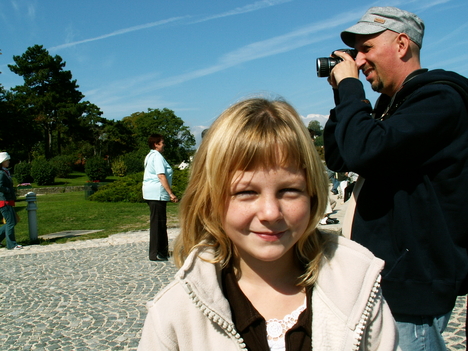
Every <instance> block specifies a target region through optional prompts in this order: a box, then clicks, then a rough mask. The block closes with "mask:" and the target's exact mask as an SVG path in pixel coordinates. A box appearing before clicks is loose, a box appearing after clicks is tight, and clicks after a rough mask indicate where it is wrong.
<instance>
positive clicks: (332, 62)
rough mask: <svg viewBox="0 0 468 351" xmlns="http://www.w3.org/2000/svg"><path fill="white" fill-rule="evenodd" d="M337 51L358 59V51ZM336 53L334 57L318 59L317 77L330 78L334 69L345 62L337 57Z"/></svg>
mask: <svg viewBox="0 0 468 351" xmlns="http://www.w3.org/2000/svg"><path fill="white" fill-rule="evenodd" d="M336 51H343V52H346V53H347V54H349V55H351V57H352V58H353V59H356V55H357V51H356V50H355V49H338V50H336ZM334 52H335V51H333V52H332V56H333V57H319V58H318V59H317V77H329V76H330V73H331V70H332V69H333V67H335V66H336V65H337V64H338V63H340V62H341V61H343V60H342V59H341V58H339V57H338V56H335V55H334Z"/></svg>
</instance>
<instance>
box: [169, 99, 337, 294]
mask: <svg viewBox="0 0 468 351" xmlns="http://www.w3.org/2000/svg"><path fill="white" fill-rule="evenodd" d="M278 166H285V167H286V166H292V167H296V168H297V169H303V170H304V171H305V177H306V183H307V190H308V193H309V195H310V198H311V215H310V220H309V224H308V227H307V229H306V232H305V233H304V235H303V236H302V237H301V238H300V239H299V241H298V243H297V244H296V248H295V249H296V254H297V257H298V259H299V261H300V262H301V263H302V264H303V265H304V267H305V269H304V274H303V275H302V276H301V277H300V278H299V280H300V281H299V284H300V285H303V286H309V285H312V284H313V282H314V281H315V279H316V276H317V272H318V267H319V264H320V261H321V259H322V256H323V251H324V249H323V248H324V244H325V243H324V239H323V238H322V237H321V235H320V234H319V233H318V232H317V231H316V229H315V228H316V226H317V224H318V222H319V221H320V219H321V218H322V217H323V215H324V212H325V208H326V204H327V201H328V179H327V177H326V175H325V169H324V166H323V164H322V162H321V160H320V158H319V156H318V154H317V152H316V150H315V147H314V145H313V141H312V139H311V138H310V135H309V133H308V131H307V129H306V127H305V125H304V123H303V122H302V120H301V118H300V117H299V115H298V114H297V112H296V111H295V109H294V108H293V107H292V106H291V105H290V104H288V103H287V102H285V101H283V100H268V99H264V98H252V99H248V100H244V101H241V102H238V103H236V104H234V105H232V106H231V107H229V108H228V109H227V110H225V111H224V112H223V113H222V114H221V115H220V116H219V117H218V118H217V119H216V121H215V122H214V123H213V125H212V126H211V127H210V128H209V130H208V132H207V134H206V135H205V137H204V138H203V140H202V143H201V145H200V148H199V149H198V151H197V153H196V155H195V158H194V160H193V163H192V168H191V175H190V181H189V184H188V186H187V189H186V191H185V194H184V196H183V198H182V202H181V204H180V223H181V233H180V235H179V237H178V238H177V240H176V244H175V247H174V258H175V262H176V264H177V265H178V266H181V265H182V263H183V261H184V260H185V258H186V257H187V256H188V254H189V253H190V251H191V250H192V249H193V248H195V247H200V246H203V247H210V248H212V249H213V250H214V254H215V255H214V259H213V262H217V263H221V264H222V265H223V266H224V265H226V264H228V262H229V261H230V259H231V258H232V256H233V255H234V252H235V251H234V248H233V244H232V242H231V240H230V239H229V238H228V236H227V235H226V234H225V232H224V230H223V227H222V221H223V216H224V213H225V208H226V202H227V199H228V197H229V196H230V188H231V182H232V178H233V175H234V173H235V172H236V171H239V170H240V171H246V170H252V169H255V168H257V167H260V168H272V167H273V168H274V167H278Z"/></svg>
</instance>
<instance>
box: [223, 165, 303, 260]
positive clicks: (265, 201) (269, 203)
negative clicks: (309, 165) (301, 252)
mask: <svg viewBox="0 0 468 351" xmlns="http://www.w3.org/2000/svg"><path fill="white" fill-rule="evenodd" d="M306 189H307V184H306V178H305V173H304V171H303V170H298V169H295V168H290V167H288V168H283V167H278V168H275V169H266V170H264V169H261V168H260V169H256V170H253V171H248V172H241V171H238V172H236V173H234V177H233V180H232V182H231V189H230V197H229V198H228V200H227V204H226V211H225V215H224V221H223V228H224V231H225V232H226V234H227V236H228V237H229V238H230V239H231V240H232V242H233V243H234V245H235V246H236V248H237V252H238V253H239V256H240V259H241V260H244V261H251V260H252V259H253V260H260V261H277V260H281V259H283V260H292V261H293V260H294V251H293V250H292V248H293V247H294V245H295V244H296V243H297V241H298V240H299V239H300V238H301V236H302V235H303V234H304V232H305V230H306V228H307V226H308V224H309V218H310V206H311V205H310V196H309V194H308V193H307V190H306ZM292 261H291V262H292ZM286 263H290V261H286Z"/></svg>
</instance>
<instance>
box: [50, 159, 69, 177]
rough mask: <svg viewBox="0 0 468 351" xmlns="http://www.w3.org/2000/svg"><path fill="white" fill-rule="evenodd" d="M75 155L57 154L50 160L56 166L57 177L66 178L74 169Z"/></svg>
mask: <svg viewBox="0 0 468 351" xmlns="http://www.w3.org/2000/svg"><path fill="white" fill-rule="evenodd" d="M74 160H75V158H74V157H73V156H55V157H54V158H53V159H51V160H50V162H51V163H52V165H53V166H54V168H55V172H56V175H57V177H59V178H66V177H68V175H69V174H70V173H71V172H72V171H73V162H74Z"/></svg>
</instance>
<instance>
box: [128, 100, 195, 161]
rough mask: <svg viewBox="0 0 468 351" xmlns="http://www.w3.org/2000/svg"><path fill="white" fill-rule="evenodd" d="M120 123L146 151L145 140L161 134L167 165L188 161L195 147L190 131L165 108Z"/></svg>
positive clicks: (141, 113) (137, 114) (151, 110)
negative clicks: (122, 123) (152, 135)
mask: <svg viewBox="0 0 468 351" xmlns="http://www.w3.org/2000/svg"><path fill="white" fill-rule="evenodd" d="M122 121H123V122H124V123H125V125H126V126H127V127H128V128H129V129H130V130H131V131H132V133H133V135H134V136H135V140H136V142H137V143H138V145H139V147H140V148H146V149H148V144H147V140H148V137H149V136H150V135H151V134H155V133H158V134H161V135H162V136H163V137H164V144H165V147H164V157H165V158H166V159H167V160H168V162H169V163H172V164H178V163H180V162H182V161H184V160H188V159H189V156H190V154H191V150H192V148H193V147H194V146H195V137H194V136H193V135H192V133H190V129H189V128H188V127H187V126H185V125H184V121H183V120H182V119H181V118H180V117H177V116H176V115H175V113H174V111H172V110H169V109H167V108H164V109H162V110H159V109H151V108H150V109H148V112H136V113H133V114H132V115H130V116H128V117H125V118H123V120H122Z"/></svg>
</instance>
